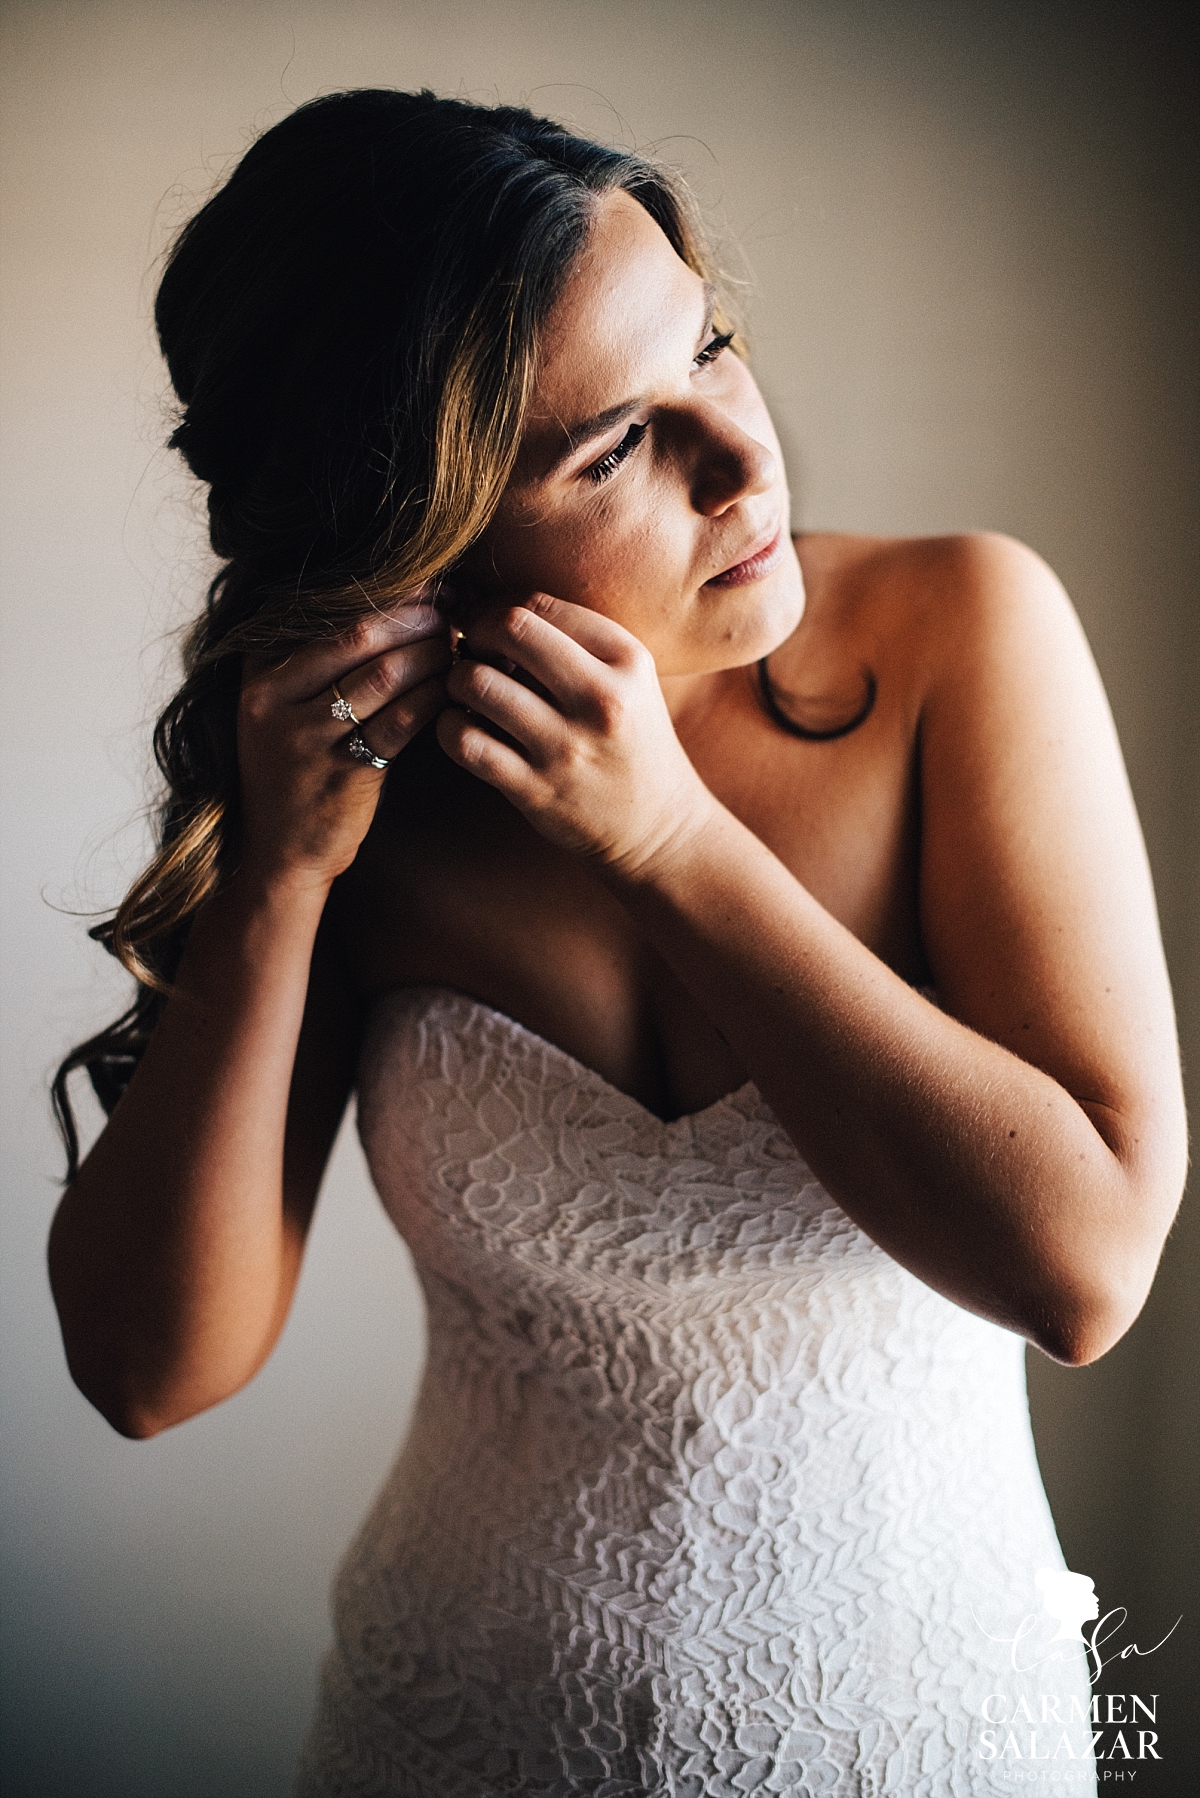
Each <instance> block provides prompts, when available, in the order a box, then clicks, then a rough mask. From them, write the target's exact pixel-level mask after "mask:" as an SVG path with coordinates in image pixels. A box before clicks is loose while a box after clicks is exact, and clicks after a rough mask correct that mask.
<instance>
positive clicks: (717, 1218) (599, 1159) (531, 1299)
mask: <svg viewBox="0 0 1200 1798" xmlns="http://www.w3.org/2000/svg"><path fill="white" fill-rule="evenodd" d="M359 1128H360V1131H361V1135H362V1140H363V1143H364V1145H365V1147H366V1151H367V1155H368V1158H369V1161H370V1165H371V1169H372V1172H373V1174H374V1178H375V1181H376V1184H377V1185H378V1188H379V1192H380V1194H381V1196H382V1198H383V1202H384V1204H385V1206H386V1207H387V1210H388V1211H389V1213H390V1215H391V1216H392V1218H393V1219H394V1221H395V1223H396V1226H397V1228H398V1229H399V1230H400V1231H401V1232H402V1234H403V1236H404V1238H405V1240H406V1241H407V1242H408V1244H409V1246H410V1248H411V1250H412V1253H413V1257H414V1259H415V1262H416V1265H417V1268H418V1270H419V1273H420V1277H421V1280H422V1283H423V1286H424V1290H425V1294H426V1299H427V1303H428V1311H429V1355H428V1364H427V1367H426V1370H425V1376H424V1383H423V1386H422V1388H421V1394H420V1398H419V1401H418V1404H417V1408H416V1414H415V1417H414V1420H413V1424H412V1429H411V1433H410V1435H409V1437H408V1440H407V1442H406V1444H405V1446H404V1448H403V1451H402V1453H401V1455H400V1458H399V1460H398V1461H397V1463H396V1466H395V1468H394V1470H393V1472H392V1474H391V1475H390V1477H389V1479H388V1480H387V1482H386V1484H385V1486H384V1488H383V1491H382V1492H381V1494H380V1496H379V1498H378V1500H377V1502H376V1504H375V1506H374V1508H373V1509H372V1511H371V1513H370V1515H369V1517H368V1518H367V1521H366V1523H365V1524H364V1526H363V1528H362V1530H361V1531H360V1533H359V1535H358V1538H357V1539H356V1541H355V1542H354V1544H353V1545H352V1547H351V1549H350V1551H349V1554H348V1556H347V1558H346V1561H345V1563H344V1566H343V1568H342V1571H341V1574H340V1576H339V1580H338V1583H337V1589H336V1596H335V1623H336V1639H335V1643H334V1646H333V1648H332V1649H331V1650H330V1653H329V1655H328V1657H327V1661H326V1665H325V1671H324V1679H323V1689H322V1699H321V1704H320V1708H319V1712H318V1715H317V1719H316V1722H315V1724H314V1726H313V1730H312V1734H311V1737H310V1739H309V1742H308V1746H307V1748H306V1751H305V1755H304V1759H303V1763H302V1766H301V1771H300V1775H299V1780H298V1784H297V1788H296V1789H297V1792H298V1793H299V1794H302V1795H304V1798H318V1795H319V1798H334V1795H335V1794H338V1795H346V1798H349V1795H350V1794H354V1795H355V1798H366V1795H367V1794H372V1795H378V1798H383V1795H384V1794H388V1795H391V1794H404V1795H405V1798H494V1795H498V1794H501V1793H528V1794H539V1795H543V1798H569V1795H571V1794H586V1795H587V1798H641V1795H643V1794H664V1795H665V1794H670V1795H671V1798H700V1795H701V1794H704V1795H706V1798H707V1795H709V1794H720V1795H722V1798H744V1795H745V1794H747V1793H792V1794H809V1793H812V1794H817V1793H820V1794H839V1795H840V1794H856V1795H859V1798H864V1795H875V1794H882V1793H897V1794H904V1795H905V1798H936V1795H940V1794H955V1795H957V1794H973V1793H977V1792H979V1793H982V1792H987V1793H995V1792H997V1791H1001V1790H1007V1791H1013V1790H1015V1789H1023V1788H1017V1787H1014V1786H1013V1785H1012V1784H1011V1783H1010V1781H1011V1777H1012V1773H1013V1770H1014V1769H1015V1767H1016V1763H1015V1762H1014V1760H1013V1758H1012V1755H1011V1752H1010V1754H1009V1755H1008V1756H1007V1757H1006V1758H1003V1759H997V1760H995V1761H992V1760H989V1759H987V1758H985V1753H984V1749H983V1744H982V1741H981V1732H982V1731H983V1730H984V1729H985V1728H986V1727H987V1721H986V1720H985V1719H984V1717H983V1716H982V1715H981V1706H982V1705H983V1703H984V1701H985V1700H986V1699H987V1698H988V1695H989V1694H999V1695H1000V1697H998V1698H996V1699H994V1700H993V1701H992V1707H991V1715H992V1716H995V1715H997V1714H998V1713H999V1712H1000V1711H1001V1710H1003V1711H1004V1714H1005V1715H1007V1716H1011V1715H1012V1714H1013V1711H1014V1707H1018V1706H1019V1703H1020V1700H1021V1698H1022V1697H1024V1698H1025V1699H1026V1701H1027V1708H1029V1709H1030V1710H1031V1712H1032V1715H1033V1719H1034V1722H1035V1723H1039V1721H1040V1717H1041V1714H1042V1712H1041V1708H1040V1697H1041V1695H1042V1694H1044V1693H1047V1692H1049V1693H1051V1694H1052V1695H1053V1696H1054V1698H1055V1700H1056V1703H1057V1704H1058V1706H1059V1707H1060V1708H1059V1710H1058V1711H1057V1712H1056V1713H1054V1714H1055V1715H1058V1716H1062V1717H1063V1718H1066V1717H1067V1715H1068V1712H1069V1707H1068V1698H1069V1695H1070V1694H1072V1693H1074V1694H1075V1697H1076V1701H1077V1706H1078V1707H1082V1713H1083V1715H1084V1716H1086V1707H1087V1704H1088V1702H1089V1697H1090V1694H1089V1689H1088V1684H1087V1678H1086V1671H1085V1668H1084V1664H1083V1660H1082V1652H1083V1651H1082V1649H1081V1648H1080V1647H1079V1645H1078V1644H1075V1645H1073V1646H1072V1645H1071V1644H1063V1645H1062V1646H1063V1649H1070V1653H1069V1654H1067V1655H1064V1654H1063V1652H1062V1650H1060V1651H1059V1652H1058V1654H1056V1655H1055V1656H1054V1657H1053V1660H1052V1664H1051V1666H1050V1667H1047V1666H1046V1665H1043V1666H1042V1667H1040V1668H1039V1669H1038V1670H1037V1671H1036V1672H1035V1673H1031V1674H1026V1675H1021V1674H1018V1673H1017V1672H1015V1671H1013V1669H1012V1667H1011V1665H1010V1649H1009V1647H1008V1645H1007V1644H1005V1643H1002V1642H997V1641H994V1640H992V1639H991V1637H992V1636H1000V1635H1003V1634H1008V1635H1011V1634H1012V1633H1013V1632H1014V1630H1015V1628H1016V1626H1017V1624H1018V1623H1019V1622H1020V1619H1021V1615H1022V1613H1025V1612H1032V1611H1036V1609H1037V1608H1038V1601H1037V1597H1036V1595H1035V1592H1034V1583H1033V1582H1034V1574H1035V1572H1036V1571H1037V1569H1039V1568H1041V1567H1045V1566H1054V1567H1061V1566H1062V1565H1063V1562H1062V1557H1061V1553H1060V1551H1059V1547H1058V1543H1057V1540H1056V1538H1055V1534H1054V1528H1053V1524H1052V1522H1051V1519H1050V1514H1049V1510H1048V1508H1047V1505H1046V1500H1045V1497H1044V1494H1043V1492H1042V1487H1041V1482H1040V1479H1039V1476H1038V1471H1037V1465H1036V1462H1035V1459H1034V1452H1033V1443H1032V1439H1031V1436H1030V1430H1029V1419H1028V1410H1027V1405H1026V1399H1025V1383H1024V1365H1023V1359H1022V1355H1023V1347H1024V1345H1023V1343H1022V1342H1021V1341H1020V1340H1019V1339H1018V1338H1017V1337H1015V1336H1013V1335H1010V1334H1008V1333H1006V1332H1005V1331H1003V1330H1000V1329H997V1328H996V1327H994V1326H993V1325H991V1324H988V1323H985V1322H983V1321H981V1320H980V1319H979V1318H977V1317H973V1316H971V1315H970V1314H969V1313H967V1312H966V1311H963V1310H960V1309H959V1308H958V1307H957V1306H955V1305H953V1304H951V1303H949V1302H948V1301H947V1300H946V1299H943V1298H941V1297H940V1296H939V1295H938V1294H937V1293H935V1292H932V1291H931V1290H930V1289H929V1288H928V1287H927V1286H924V1285H922V1283H921V1282H920V1281H919V1280H917V1279H915V1278H914V1277H913V1276H912V1275H911V1274H909V1273H907V1272H905V1271H904V1269H902V1268H901V1267H899V1266H898V1265H897V1263H896V1262H894V1261H892V1260H891V1259H890V1258H889V1257H888V1256H887V1255H886V1254H884V1253H883V1251H882V1250H881V1249H879V1248H877V1247H876V1246H875V1245H874V1244H873V1243H872V1242H871V1241H870V1240H869V1239H868V1238H867V1237H866V1236H864V1235H863V1233H862V1232H861V1231H860V1230H859V1229H858V1228H857V1227H856V1226H855V1225H854V1224H853V1223H851V1221H850V1220H849V1218H848V1217H847V1216H846V1215H845V1213H844V1212H842V1211H841V1210H840V1209H839V1208H838V1206H837V1205H835V1204H834V1203H833V1201H832V1200H831V1199H830V1198H829V1196H828V1195H827V1194H826V1193H825V1192H824V1191H823V1190H822V1188H821V1187H820V1186H819V1185H818V1184H817V1182H816V1181H815V1179H814V1178H813V1176H812V1175H811V1173H810V1172H809V1171H808V1169H807V1168H806V1167H805V1165H804V1163H803V1161H802V1160H801V1159H800V1157H799V1155H798V1154H797V1152H796V1150H795V1148H794V1147H793V1146H792V1144H791V1142H790V1141H789V1139H788V1138H787V1136H786V1135H785V1134H784V1132H783V1131H782V1130H781V1129H780V1127H779V1125H778V1124H777V1123H776V1121H775V1119H774V1117H773V1115H772V1113H771V1112H770V1111H769V1110H768V1108H767V1106H766V1105H765V1104H764V1102H763V1100H762V1099H761V1098H760V1097H759V1094H758V1092H757V1091H756V1089H755V1088H754V1087H753V1086H752V1085H747V1086H745V1087H743V1088H742V1089H741V1091H740V1092H736V1093H733V1094H731V1095H730V1096H729V1097H728V1098H725V1099H720V1100H718V1101H717V1103H716V1104H714V1105H710V1106H708V1107H707V1108H706V1109H705V1110H704V1111H701V1112H699V1113H697V1114H696V1115H695V1116H692V1117H683V1118H680V1119H678V1120H677V1121H675V1122H673V1123H663V1122H662V1121H660V1120H659V1119H658V1118H657V1117H655V1116H653V1115H652V1114H651V1113H650V1112H648V1111H646V1110H645V1108H644V1107H643V1106H641V1105H640V1104H638V1103H637V1101H636V1100H634V1099H631V1098H629V1097H627V1096H626V1095H624V1094H622V1093H620V1092H617V1091H616V1090H615V1089H614V1088H613V1087H611V1086H610V1085H608V1083H607V1082H606V1081H605V1080H603V1079H602V1078H601V1077H600V1076H599V1075H598V1074H596V1073H594V1072H592V1071H591V1070H589V1069H587V1068H584V1067H583V1066H581V1065H580V1064H579V1063H578V1062H576V1061H574V1060H573V1059H572V1058H571V1057H570V1056H569V1055H567V1054H565V1053H564V1052H563V1051H562V1050H560V1049H557V1048H555V1047H553V1046H552V1045H551V1044H549V1043H546V1042H544V1041H543V1040H542V1039H541V1038H539V1037H536V1036H534V1035H533V1034H532V1033H531V1032H530V1031H528V1030H526V1029H524V1028H523V1027H522V1026H521V1025H518V1024H515V1023H514V1022H512V1020H511V1019H508V1018H505V1017H503V1016H502V1015H500V1014H499V1013H498V1012H495V1011H493V1010H491V1009H490V1008H489V1007H487V1006H484V1005H480V1004H477V1003H475V1002H474V1001H472V1000H469V999H466V998H464V997H462V996H461V995H460V994H457V993H454V992H451V991H448V990H446V989H441V988H422V989H405V990H402V991H400V992H396V993H393V994H391V995H389V996H388V997H387V998H386V999H384V1000H382V1001H381V1002H380V1003H379V1004H378V1005H377V1006H376V1008H375V1011H374V1014H373V1017H372V1020H371V1024H370V1028H369V1031H368V1037H367V1041H366V1044H365V1047H364V1051H363V1057H362V1064H361V1077H360V1093H359ZM1053 1627H1054V1626H1051V1633H1052V1632H1053ZM985 1631H986V1632H989V1633H985ZM1019 1714H1020V1715H1021V1716H1022V1717H1023V1715H1024V1713H1019ZM1005 1734H1006V1732H1005V1730H1004V1729H1000V1730H998V1731H997V1732H996V1737H995V1745H996V1748H997V1750H998V1751H1002V1750H1003V1747H1004V1740H1005ZM1028 1738H1029V1724H1028V1722H1027V1721H1022V1722H1021V1723H1020V1724H1019V1726H1018V1728H1017V1731H1016V1741H1017V1745H1018V1752H1020V1753H1021V1754H1022V1756H1023V1757H1025V1758H1026V1759H1027V1758H1028V1757H1027V1756H1026V1749H1027V1747H1028ZM1058 1738H1059V1730H1058V1729H1057V1728H1056V1727H1053V1725H1052V1726H1051V1727H1050V1728H1049V1729H1048V1730H1044V1731H1043V1732H1042V1734H1041V1736H1040V1738H1039V1740H1038V1742H1037V1744H1036V1747H1035V1754H1037V1755H1039V1756H1040V1755H1042V1754H1044V1753H1045V1752H1046V1751H1048V1750H1050V1749H1052V1748H1053V1747H1054V1745H1055V1742H1056V1741H1057V1740H1058ZM1089 1740H1090V1737H1089V1732H1088V1730H1087V1728H1086V1726H1084V1727H1082V1728H1081V1727H1080V1726H1079V1725H1078V1724H1077V1725H1076V1727H1075V1729H1074V1730H1073V1731H1072V1732H1071V1741H1072V1746H1073V1749H1074V1751H1075V1753H1076V1755H1077V1758H1076V1759H1074V1760H1070V1759H1069V1757H1068V1756H1067V1754H1066V1753H1065V1751H1063V1750H1062V1749H1061V1744H1060V1754H1061V1758H1060V1759H1058V1760H1056V1761H1055V1762H1054V1763H1053V1765H1054V1767H1055V1770H1056V1772H1061V1773H1062V1774H1064V1775H1065V1776H1066V1778H1067V1780H1068V1783H1066V1784H1065V1786H1064V1790H1066V1791H1068V1792H1070V1793H1073V1794H1091V1793H1092V1792H1093V1791H1094V1771H1093V1767H1092V1762H1091V1758H1090V1752H1089ZM1044 1764H1047V1765H1048V1764H1049V1763H1044ZM1021 1765H1022V1767H1023V1766H1024V1761H1023V1762H1022V1763H1021ZM1030 1771H1031V1772H1032V1769H1031V1770H1030ZM1005 1772H1007V1774H1008V1777H1007V1778H1006V1777H1005ZM1029 1776H1030V1775H1029V1774H1023V1773H1022V1772H1021V1771H1018V1772H1017V1777H1018V1778H1021V1777H1026V1778H1028V1777H1029ZM1056 1789H1057V1788H1056Z"/></svg>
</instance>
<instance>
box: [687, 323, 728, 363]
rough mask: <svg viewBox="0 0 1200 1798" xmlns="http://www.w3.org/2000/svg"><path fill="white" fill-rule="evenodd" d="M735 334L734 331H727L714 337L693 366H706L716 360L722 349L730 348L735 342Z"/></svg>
mask: <svg viewBox="0 0 1200 1798" xmlns="http://www.w3.org/2000/svg"><path fill="white" fill-rule="evenodd" d="M733 335H734V334H733V332H732V331H725V332H723V333H722V334H721V336H720V337H714V338H713V339H712V342H711V343H706V344H705V346H704V348H703V349H702V350H701V351H700V354H699V355H698V356H697V357H696V359H695V362H694V363H693V365H692V366H693V367H694V368H706V367H707V366H708V364H709V363H710V362H715V361H716V359H717V357H718V356H719V355H720V354H721V351H722V350H727V349H728V348H729V346H730V344H731V343H732V342H733Z"/></svg>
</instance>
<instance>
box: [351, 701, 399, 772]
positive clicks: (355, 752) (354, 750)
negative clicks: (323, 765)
mask: <svg viewBox="0 0 1200 1798" xmlns="http://www.w3.org/2000/svg"><path fill="white" fill-rule="evenodd" d="M343 703H344V701H343ZM346 748H347V749H348V750H349V751H350V753H351V755H352V756H353V757H354V759H355V761H356V762H363V763H365V765H366V766H367V767H368V768H390V767H391V765H392V764H391V762H390V761H385V760H384V758H383V756H381V755H376V754H375V751H374V750H373V749H372V748H371V747H370V745H369V744H367V743H364V742H363V740H362V737H361V736H360V735H359V733H358V732H357V731H355V733H354V735H353V736H352V737H351V738H350V740H349V742H348V743H347V744H346Z"/></svg>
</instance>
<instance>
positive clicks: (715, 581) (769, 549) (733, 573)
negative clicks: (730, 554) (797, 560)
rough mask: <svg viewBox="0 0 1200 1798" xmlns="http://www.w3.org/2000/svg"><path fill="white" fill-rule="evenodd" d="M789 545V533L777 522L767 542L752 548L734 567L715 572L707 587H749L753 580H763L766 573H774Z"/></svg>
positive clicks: (706, 583)
mask: <svg viewBox="0 0 1200 1798" xmlns="http://www.w3.org/2000/svg"><path fill="white" fill-rule="evenodd" d="M786 547H787V535H786V533H785V531H784V528H783V526H782V525H781V524H777V525H776V526H775V528H774V530H773V532H772V534H771V536H770V537H768V538H767V540H766V542H765V543H761V544H760V546H759V547H758V548H757V549H755V550H752V551H751V553H750V554H749V555H748V556H746V557H745V558H744V559H743V560H742V561H740V562H735V563H734V564H733V566H732V568H726V569H723V570H722V572H721V573H720V574H714V575H713V577H712V579H711V580H708V581H705V583H704V585H705V586H706V587H748V586H749V585H750V583H751V581H761V580H762V579H763V577H764V575H768V574H772V573H773V572H774V570H775V569H776V568H777V567H778V566H779V563H780V562H781V561H782V559H783V552H784V550H785V548H786Z"/></svg>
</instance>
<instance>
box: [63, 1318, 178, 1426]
mask: <svg viewBox="0 0 1200 1798" xmlns="http://www.w3.org/2000/svg"><path fill="white" fill-rule="evenodd" d="M63 1347H64V1349H65V1350H66V1358H67V1371H68V1373H69V1374H70V1376H71V1379H72V1380H73V1381H74V1384H75V1387H76V1390H77V1391H78V1392H80V1393H81V1394H82V1395H83V1397H84V1398H85V1399H86V1400H87V1402H88V1404H89V1405H91V1407H92V1409H93V1410H94V1411H98V1412H99V1413H100V1415H101V1417H102V1418H103V1419H104V1421H105V1423H106V1424H108V1425H109V1427H110V1428H111V1429H114V1430H115V1431H116V1432H117V1435H118V1436H124V1437H125V1438H126V1439H127V1440H128V1441H130V1442H148V1441H149V1440H150V1438H151V1437H152V1436H160V1435H161V1434H162V1432H163V1431H164V1430H166V1429H170V1427H171V1425H172V1424H173V1423H182V1422H183V1421H184V1419H183V1416H171V1415H168V1414H167V1413H166V1412H165V1411H164V1410H163V1409H162V1407H160V1406H157V1405H154V1404H152V1403H147V1402H146V1400H145V1399H144V1398H142V1397H140V1396H139V1395H138V1394H136V1393H135V1392H132V1391H130V1390H128V1389H127V1388H126V1387H125V1385H124V1383H123V1382H122V1381H120V1380H119V1379H115V1378H114V1377H113V1375H112V1373H111V1371H110V1370H108V1369H106V1368H104V1367H100V1366H97V1364H96V1363H95V1361H94V1360H93V1359H92V1358H91V1357H90V1356H89V1357H83V1356H81V1355H79V1354H78V1353H73V1352H72V1347H71V1344H70V1343H69V1342H68V1341H67V1339H66V1337H65V1335H64V1338H63ZM189 1415H190V1413H189Z"/></svg>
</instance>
